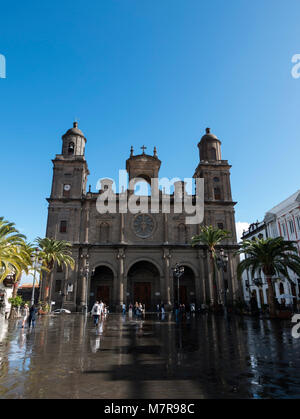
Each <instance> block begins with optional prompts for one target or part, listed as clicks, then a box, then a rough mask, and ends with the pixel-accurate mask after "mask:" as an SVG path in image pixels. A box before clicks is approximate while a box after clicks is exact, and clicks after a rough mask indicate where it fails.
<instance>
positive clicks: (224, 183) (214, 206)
mask: <svg viewBox="0 0 300 419" xmlns="http://www.w3.org/2000/svg"><path fill="white" fill-rule="evenodd" d="M198 148H199V155H200V163H199V165H198V167H197V168H196V171H195V174H194V177H195V178H196V177H199V178H203V179H204V200H205V215H204V224H206V225H213V226H215V227H218V228H220V229H224V230H229V231H231V232H232V240H233V241H234V242H236V229H235V220H234V205H235V204H236V202H233V201H232V195H231V184H230V168H231V165H229V164H228V161H227V160H222V156H221V141H220V140H219V139H218V138H217V137H216V136H215V135H214V134H212V133H211V132H210V128H207V129H206V133H205V135H204V136H203V137H202V138H201V140H200V142H199V144H198Z"/></svg>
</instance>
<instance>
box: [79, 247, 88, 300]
mask: <svg viewBox="0 0 300 419" xmlns="http://www.w3.org/2000/svg"><path fill="white" fill-rule="evenodd" d="M80 260H81V267H80V270H79V272H80V307H81V308H83V307H84V306H85V305H86V302H87V303H88V298H87V297H88V295H87V293H88V277H89V273H88V272H87V270H88V268H89V254H88V250H87V249H84V251H83V252H82V253H81V255H80Z"/></svg>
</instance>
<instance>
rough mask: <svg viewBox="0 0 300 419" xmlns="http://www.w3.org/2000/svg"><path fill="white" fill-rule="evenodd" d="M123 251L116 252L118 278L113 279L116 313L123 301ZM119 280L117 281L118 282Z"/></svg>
mask: <svg viewBox="0 0 300 419" xmlns="http://www.w3.org/2000/svg"><path fill="white" fill-rule="evenodd" d="M125 257H126V256H125V250H124V249H123V248H121V249H119V250H118V254H117V259H118V261H119V278H115V281H116V283H115V286H116V294H115V295H116V301H115V304H116V311H120V310H121V307H122V304H123V302H124V301H125V299H124V261H125ZM118 280H119V281H118Z"/></svg>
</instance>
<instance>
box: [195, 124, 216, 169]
mask: <svg viewBox="0 0 300 419" xmlns="http://www.w3.org/2000/svg"><path fill="white" fill-rule="evenodd" d="M198 148H199V152H200V161H203V160H204V161H220V160H221V141H220V140H219V139H218V138H217V137H216V136H215V135H214V134H212V133H211V132H210V128H206V133H205V135H203V137H202V138H201V140H200V142H199V144H198Z"/></svg>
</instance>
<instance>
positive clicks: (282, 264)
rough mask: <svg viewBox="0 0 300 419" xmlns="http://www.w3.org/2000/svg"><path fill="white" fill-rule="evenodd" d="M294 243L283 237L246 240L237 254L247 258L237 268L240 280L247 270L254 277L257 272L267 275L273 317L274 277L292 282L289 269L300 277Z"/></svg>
mask: <svg viewBox="0 0 300 419" xmlns="http://www.w3.org/2000/svg"><path fill="white" fill-rule="evenodd" d="M294 243H295V242H292V241H287V240H284V239H283V237H277V238H268V239H260V240H257V239H255V240H246V241H244V242H243V243H242V245H241V248H240V250H239V251H238V252H237V253H238V254H245V256H246V258H245V259H244V260H242V261H241V262H240V263H239V265H238V268H237V274H238V277H239V278H241V277H242V273H243V272H244V271H245V270H250V271H251V276H252V277H253V276H254V275H255V273H256V272H258V273H259V274H261V272H263V273H264V274H265V276H266V280H267V283H268V292H267V295H268V304H269V310H270V315H271V316H272V317H275V316H276V303H275V301H276V300H275V292H274V287H273V282H272V279H273V277H274V276H275V275H277V276H279V275H282V276H283V277H284V278H287V279H288V280H290V277H289V272H288V269H290V270H291V271H292V272H295V273H296V274H297V275H299V276H300V257H299V256H298V252H297V247H296V246H295V244H294Z"/></svg>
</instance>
